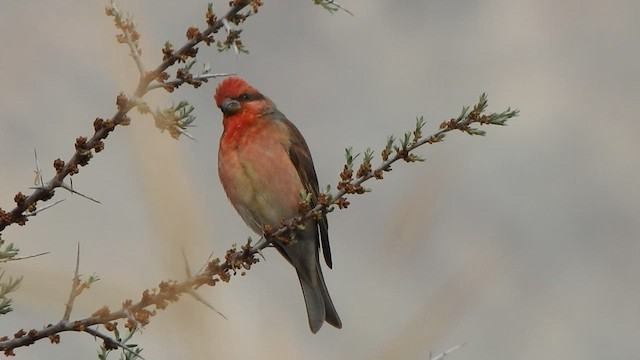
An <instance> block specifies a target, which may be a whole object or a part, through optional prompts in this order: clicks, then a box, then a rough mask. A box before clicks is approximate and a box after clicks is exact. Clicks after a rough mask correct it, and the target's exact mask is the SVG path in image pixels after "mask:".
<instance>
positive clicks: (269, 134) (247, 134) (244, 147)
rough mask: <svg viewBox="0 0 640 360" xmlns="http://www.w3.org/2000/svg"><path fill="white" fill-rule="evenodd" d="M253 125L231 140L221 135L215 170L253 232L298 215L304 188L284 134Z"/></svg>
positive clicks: (266, 126)
mask: <svg viewBox="0 0 640 360" xmlns="http://www.w3.org/2000/svg"><path fill="white" fill-rule="evenodd" d="M268 125H269V123H267V124H266V125H263V126H252V127H248V128H246V129H244V131H243V132H242V134H241V135H240V136H238V135H236V136H235V138H234V139H233V140H234V141H228V140H226V139H225V136H224V135H223V138H222V139H221V141H220V148H219V151H218V173H219V176H220V180H221V182H222V186H223V187H224V190H225V192H226V193H227V196H228V197H229V200H230V201H231V203H232V204H233V206H234V207H235V209H236V210H237V211H238V213H239V214H240V216H242V218H243V220H244V221H245V222H246V223H247V225H249V226H250V227H251V228H252V229H253V230H254V231H255V232H257V233H262V226H263V225H265V224H269V225H271V226H273V227H278V224H279V223H280V219H282V218H289V217H292V216H295V215H297V213H298V203H299V199H300V195H299V194H300V191H301V190H302V189H303V185H302V182H301V181H300V178H299V176H298V172H297V170H296V169H295V167H294V165H293V163H292V162H291V159H290V158H289V154H288V140H287V134H283V133H282V132H281V131H279V129H278V128H277V127H276V126H268Z"/></svg>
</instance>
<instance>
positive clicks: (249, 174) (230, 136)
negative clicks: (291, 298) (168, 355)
mask: <svg viewBox="0 0 640 360" xmlns="http://www.w3.org/2000/svg"><path fill="white" fill-rule="evenodd" d="M214 100H215V103H216V105H217V107H218V108H220V110H221V111H222V115H223V117H222V124H223V132H222V136H221V137H220V143H219V148H218V175H219V177H220V182H221V183H222V187H223V188H224V191H225V192H226V194H227V197H228V198H229V201H230V202H231V204H232V205H233V207H234V208H235V209H236V211H237V212H238V214H239V215H240V217H242V219H243V220H244V222H245V223H246V224H247V226H248V227H249V228H251V230H253V231H254V232H255V233H257V234H258V235H263V232H264V228H265V226H270V227H271V228H273V229H278V228H279V227H280V224H281V220H282V219H289V218H292V217H294V216H297V215H299V206H300V200H301V192H302V191H304V192H305V193H306V194H311V195H312V197H311V199H312V200H311V203H312V206H315V205H316V203H317V202H316V200H315V199H316V197H317V196H318V194H319V188H318V177H317V174H316V171H315V168H314V166H313V160H312V158H311V152H310V151H309V147H308V146H307V143H306V141H305V139H304V137H303V136H302V134H301V133H300V131H299V130H298V128H297V127H296V126H295V125H294V124H293V123H292V122H291V121H289V120H288V119H287V118H286V116H285V115H284V114H283V113H282V112H280V111H279V110H278V108H277V107H276V105H275V103H274V102H273V101H271V100H270V99H269V98H268V97H266V96H264V95H263V94H262V93H260V92H259V91H258V90H256V89H255V88H254V87H252V86H251V85H249V84H248V83H247V82H246V81H244V80H242V79H241V78H238V77H230V78H227V79H225V80H223V81H222V82H221V83H220V84H219V85H218V87H217V88H216V93H215V95H214ZM302 225H303V226H302V227H299V228H298V229H296V230H292V231H294V233H293V234H292V236H291V237H292V241H283V240H282V239H277V238H276V239H274V240H273V242H272V243H273V245H274V247H275V248H276V249H277V250H278V252H279V253H280V254H281V255H282V256H283V257H284V258H285V259H286V260H287V261H288V262H289V263H290V264H291V265H292V266H293V267H294V268H295V270H296V273H297V275H298V279H299V281H300V286H301V287H302V294H303V296H304V301H305V305H306V309H307V317H308V321H309V328H310V330H311V332H312V333H314V334H315V333H317V332H318V330H320V328H321V327H322V325H323V324H324V322H327V323H329V324H331V325H333V326H334V327H336V328H338V329H340V328H342V321H341V320H340V317H339V316H338V313H337V311H336V309H335V306H334V305H333V301H332V300H331V297H330V296H329V291H328V290H327V286H326V284H325V281H324V276H323V274H322V268H321V266H320V247H322V254H323V257H324V260H325V263H326V264H327V266H328V267H329V268H332V266H333V264H332V259H331V250H330V248H329V234H328V223H327V219H326V217H325V216H322V217H321V218H320V219H315V218H312V219H309V220H306V221H305V222H304V223H303V224H302ZM288 237H289V236H287V238H288Z"/></svg>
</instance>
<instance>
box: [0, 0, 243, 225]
mask: <svg viewBox="0 0 640 360" xmlns="http://www.w3.org/2000/svg"><path fill="white" fill-rule="evenodd" d="M248 5H251V6H252V7H253V6H255V5H254V4H253V2H252V1H250V0H235V1H232V7H231V9H230V10H229V11H228V12H227V13H226V14H225V15H224V16H223V17H222V18H221V19H216V17H215V15H214V14H213V13H212V12H211V13H210V12H207V25H208V26H207V28H206V29H205V30H204V31H202V32H199V31H198V32H191V33H188V34H187V35H188V39H189V40H188V41H187V42H186V43H185V44H184V45H183V46H182V47H181V48H180V49H178V50H177V51H170V52H165V55H164V58H163V61H162V62H161V63H160V64H159V65H158V66H157V67H156V68H155V69H154V70H152V71H148V72H144V67H143V66H142V64H141V62H140V51H139V48H138V47H137V45H136V42H137V37H139V35H137V33H136V32H135V30H133V23H130V22H127V21H124V20H123V19H122V18H121V17H120V15H119V13H118V12H117V9H115V8H109V7H108V8H107V14H108V15H112V16H114V17H115V21H116V26H118V28H119V29H120V30H121V31H122V32H123V35H119V36H118V41H120V42H125V43H127V44H128V45H129V48H130V50H131V55H132V57H133V58H134V60H135V61H136V64H137V66H138V70H139V71H140V72H141V74H140V79H139V81H138V85H137V86H136V90H135V91H134V93H133V96H132V97H133V98H136V99H142V98H143V97H144V95H145V94H146V93H147V92H149V91H150V90H151V89H153V88H154V87H150V84H151V83H152V82H153V81H159V82H162V81H164V80H166V78H167V77H168V75H167V74H166V73H165V71H166V70H167V69H168V68H169V67H170V66H172V65H174V64H175V63H177V62H184V61H185V60H186V59H188V58H190V57H195V55H196V54H197V48H196V46H197V45H198V44H200V43H202V42H205V43H207V44H210V43H211V41H212V40H213V38H212V37H211V34H213V33H215V32H217V31H218V30H219V29H221V28H222V27H223V26H224V25H223V23H224V21H226V20H228V21H232V22H236V23H237V22H239V21H242V20H238V18H241V19H244V17H243V16H242V15H240V14H239V12H240V11H241V10H242V9H243V8H245V7H246V6H248ZM225 19H226V20H225ZM191 29H193V28H191ZM196 30H197V29H196ZM136 36H137V37H136ZM132 44H133V45H132ZM139 62H140V63H139ZM204 80H206V79H204ZM183 82H188V80H186V79H185V80H184V81H183ZM176 86H177V85H176ZM136 105H137V103H136V102H133V101H129V99H128V98H127V97H126V96H125V95H124V94H122V93H121V94H120V95H118V97H117V99H116V106H117V111H116V113H115V114H114V115H113V116H111V118H110V119H108V120H103V119H101V118H96V120H95V121H94V122H93V126H94V130H95V131H94V133H93V135H92V136H91V137H90V138H87V137H84V136H81V137H78V138H77V139H76V142H75V148H76V151H75V153H74V154H73V155H72V156H71V158H70V159H69V160H68V161H66V162H65V161H63V160H61V159H57V160H56V161H54V168H55V170H56V174H55V175H54V176H53V177H52V178H51V179H50V180H49V181H48V182H47V183H46V184H44V183H42V181H40V184H39V185H40V186H39V187H38V188H36V189H35V190H34V191H33V193H31V195H29V196H25V195H23V194H22V193H21V192H19V193H18V194H16V195H15V197H14V201H15V203H16V206H15V207H14V208H13V209H12V210H11V211H9V212H7V211H4V210H2V209H1V208H0V232H2V231H3V230H4V229H5V228H6V227H7V226H9V225H11V224H15V223H17V224H19V225H25V223H26V222H27V220H28V219H27V216H26V214H25V212H30V213H32V212H34V211H36V203H37V202H38V201H47V200H49V199H51V198H52V197H53V195H54V190H55V189H57V188H59V187H63V184H64V179H65V178H66V177H67V176H72V175H75V174H77V173H78V172H79V171H80V167H82V166H86V165H87V164H88V163H89V160H90V159H91V158H92V157H93V154H94V153H98V152H100V151H102V150H103V149H104V142H103V140H105V139H106V138H107V136H109V133H110V132H112V131H113V130H114V129H115V128H116V127H117V126H118V125H122V126H126V125H128V124H129V123H130V122H131V119H130V118H129V117H128V116H127V114H128V113H129V111H131V109H133V108H134V107H135V106H136ZM138 108H139V109H140V106H138ZM38 172H39V169H38ZM36 176H39V174H36ZM67 188H68V186H67Z"/></svg>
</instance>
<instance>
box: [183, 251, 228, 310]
mask: <svg viewBox="0 0 640 360" xmlns="http://www.w3.org/2000/svg"><path fill="white" fill-rule="evenodd" d="M180 250H181V252H182V260H183V261H184V270H185V273H186V275H187V279H190V278H193V274H192V273H191V268H190V267H189V261H188V260H187V255H186V254H185V252H184V248H180ZM210 258H211V255H209V259H210ZM209 259H207V262H206V263H205V265H204V267H202V268H201V270H200V272H202V271H203V269H205V267H206V264H208V263H209ZM187 294H189V295H191V296H192V297H193V298H194V299H196V300H197V301H199V302H201V303H202V304H203V305H204V306H206V307H208V308H209V309H211V310H213V311H214V312H216V313H217V314H218V315H220V316H222V317H223V318H224V319H225V320H229V319H227V317H226V316H225V315H224V314H223V313H221V312H220V311H218V310H217V309H216V308H215V307H213V305H211V304H210V303H209V302H208V301H206V300H205V299H204V298H203V297H202V296H200V294H198V293H197V292H196V291H195V290H193V289H189V291H187Z"/></svg>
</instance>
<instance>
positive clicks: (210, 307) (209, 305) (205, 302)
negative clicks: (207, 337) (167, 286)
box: [187, 289, 229, 320]
mask: <svg viewBox="0 0 640 360" xmlns="http://www.w3.org/2000/svg"><path fill="white" fill-rule="evenodd" d="M187 294H189V295H191V296H193V298H194V299H196V300H198V301H199V302H201V303H202V304H204V306H206V307H208V308H209V309H211V310H213V311H215V312H216V313H217V314H218V315H220V316H222V317H223V318H224V319H225V320H229V319H227V317H226V316H224V314H223V313H221V312H220V311H218V310H216V308H214V307H213V305H211V304H209V303H208V302H207V301H206V300H205V299H204V298H203V297H202V296H200V294H198V293H197V292H195V290H192V289H189V290H188V291H187Z"/></svg>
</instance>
